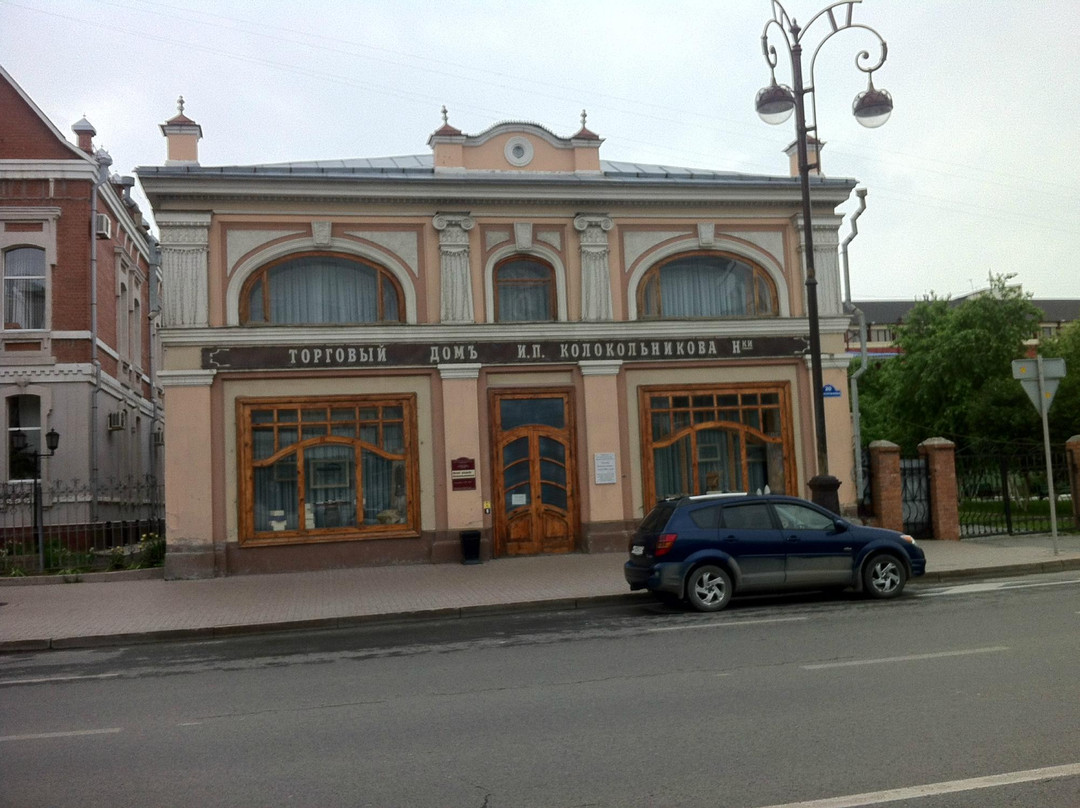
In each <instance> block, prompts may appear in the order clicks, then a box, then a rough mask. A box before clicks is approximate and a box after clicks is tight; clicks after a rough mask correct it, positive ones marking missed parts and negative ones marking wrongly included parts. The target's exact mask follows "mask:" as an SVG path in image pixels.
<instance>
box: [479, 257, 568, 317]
mask: <svg viewBox="0 0 1080 808" xmlns="http://www.w3.org/2000/svg"><path fill="white" fill-rule="evenodd" d="M492 280H493V283H494V287H495V321H496V322H499V323H530V322H532V323H537V322H550V321H552V320H555V319H556V312H557V307H556V297H555V270H554V269H553V268H552V266H551V264H549V263H547V262H546V261H542V260H540V259H539V258H535V257H533V256H523V255H513V256H510V257H509V258H506V259H504V260H502V261H500V262H499V263H498V264H496V265H495V271H494V274H493V277H492Z"/></svg>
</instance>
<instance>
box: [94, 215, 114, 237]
mask: <svg viewBox="0 0 1080 808" xmlns="http://www.w3.org/2000/svg"><path fill="white" fill-rule="evenodd" d="M94 233H95V234H96V235H97V237H98V238H112V219H110V218H109V217H108V216H106V215H105V214H104V213H99V214H98V215H97V221H96V222H95V224H94Z"/></svg>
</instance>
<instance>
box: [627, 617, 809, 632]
mask: <svg viewBox="0 0 1080 808" xmlns="http://www.w3.org/2000/svg"><path fill="white" fill-rule="evenodd" d="M809 619H810V618H809V617H775V618H766V619H761V620H733V621H731V622H730V623H725V622H716V623H690V624H688V625H684V626H659V627H657V628H649V629H646V631H647V632H649V633H654V632H657V631H686V630H688V629H692V628H733V627H735V626H760V625H761V624H762V623H801V622H803V621H804V620H809Z"/></svg>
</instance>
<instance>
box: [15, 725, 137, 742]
mask: <svg viewBox="0 0 1080 808" xmlns="http://www.w3.org/2000/svg"><path fill="white" fill-rule="evenodd" d="M120 731H121V729H120V727H110V728H109V729H79V730H71V731H70V732H38V733H35V734H33V735H0V743H3V742H5V741H40V740H43V739H45V738H78V737H80V736H83V735H115V734H116V733H117V732H120Z"/></svg>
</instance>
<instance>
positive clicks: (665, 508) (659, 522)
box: [638, 502, 675, 533]
mask: <svg viewBox="0 0 1080 808" xmlns="http://www.w3.org/2000/svg"><path fill="white" fill-rule="evenodd" d="M674 512H675V503H674V502H658V503H657V504H656V507H655V508H653V509H652V510H651V511H649V513H648V514H647V515H646V516H645V518H644V519H642V520H641V524H640V525H639V526H638V530H643V531H645V532H646V533H658V532H660V531H661V530H663V528H664V525H666V524H667V521H668V519H670V518H671V514H673V513H674Z"/></svg>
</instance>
